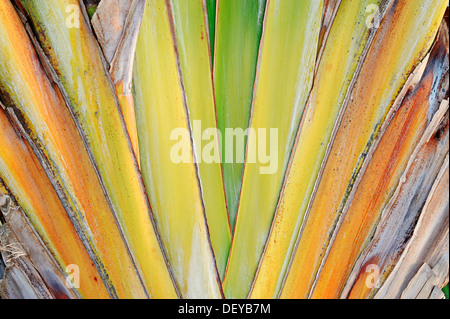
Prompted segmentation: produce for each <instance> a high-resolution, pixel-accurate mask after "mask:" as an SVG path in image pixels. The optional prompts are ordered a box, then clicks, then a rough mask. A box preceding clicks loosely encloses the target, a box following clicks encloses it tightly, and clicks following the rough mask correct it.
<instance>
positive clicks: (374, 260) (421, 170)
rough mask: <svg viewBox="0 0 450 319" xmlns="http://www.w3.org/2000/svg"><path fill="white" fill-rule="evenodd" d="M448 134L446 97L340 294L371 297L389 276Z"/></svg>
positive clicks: (439, 163) (438, 165) (429, 185)
mask: <svg viewBox="0 0 450 319" xmlns="http://www.w3.org/2000/svg"><path fill="white" fill-rule="evenodd" d="M448 137H449V113H448V101H443V103H442V104H441V107H440V109H439V111H438V112H437V113H436V115H435V116H434V118H433V120H432V122H431V123H430V125H429V127H428V128H427V130H426V132H425V133H424V135H423V136H422V139H421V141H420V143H419V145H418V146H417V147H416V150H415V151H414V154H413V155H412V156H411V159H410V160H409V162H408V166H407V168H406V170H405V173H404V174H403V176H402V183H400V184H399V185H398V187H397V189H396V191H395V193H394V195H393V197H392V198H391V200H390V202H389V203H388V205H387V206H386V208H385V209H384V211H383V214H382V217H381V221H380V222H379V224H378V226H377V231H376V233H375V235H374V236H373V239H372V241H371V242H370V244H369V245H368V247H367V248H366V249H365V251H364V252H363V253H362V254H361V256H360V257H359V259H358V261H357V262H356V265H355V267H354V269H353V272H352V274H351V275H350V279H349V280H348V282H347V284H346V287H345V289H344V291H343V293H342V296H343V297H348V298H362V299H364V298H368V297H372V296H373V295H374V294H375V293H376V292H377V290H378V289H379V288H380V286H381V285H382V284H383V283H384V281H385V280H386V278H387V276H389V274H390V272H391V270H392V269H393V268H394V266H395V264H396V263H397V261H398V260H399V258H400V256H401V253H402V252H403V250H404V249H405V247H406V244H407V243H408V241H409V238H410V236H411V229H413V228H414V226H415V224H416V222H417V220H418V218H419V216H420V213H421V212H422V209H423V207H424V205H425V203H426V200H427V197H428V194H429V193H430V191H431V189H432V187H433V184H434V181H435V180H436V178H437V177H438V176H439V172H440V170H441V168H442V165H443V164H444V162H445V160H446V158H447V157H448V151H449V140H448Z"/></svg>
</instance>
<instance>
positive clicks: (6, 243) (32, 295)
mask: <svg viewBox="0 0 450 319" xmlns="http://www.w3.org/2000/svg"><path fill="white" fill-rule="evenodd" d="M0 188H1V187H0ZM0 259H1V260H2V261H3V260H5V263H6V269H5V271H4V273H2V274H1V278H0V298H2V299H3V298H6V299H53V298H54V296H53V294H52V292H51V291H50V290H49V287H48V286H47V285H46V283H45V281H44V279H43V278H42V276H41V275H40V273H39V271H38V270H37V269H36V267H35V266H34V265H33V261H32V260H31V259H30V258H29V256H28V255H27V253H26V252H25V250H24V249H23V246H22V245H21V243H19V241H18V239H17V237H16V236H15V235H14V233H13V232H12V231H11V229H10V228H9V227H8V226H6V225H0Z"/></svg>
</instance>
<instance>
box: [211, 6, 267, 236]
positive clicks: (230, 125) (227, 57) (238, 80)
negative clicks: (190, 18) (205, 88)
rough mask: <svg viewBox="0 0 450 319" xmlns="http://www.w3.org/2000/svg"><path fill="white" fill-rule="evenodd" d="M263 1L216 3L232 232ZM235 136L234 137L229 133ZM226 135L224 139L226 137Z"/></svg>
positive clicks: (217, 82) (217, 81)
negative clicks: (242, 135) (243, 137)
mask: <svg viewBox="0 0 450 319" xmlns="http://www.w3.org/2000/svg"><path fill="white" fill-rule="evenodd" d="M265 7H266V0H258V1H242V0H220V1H218V14H217V34H216V50H215V58H214V87H215V93H216V103H217V120H218V127H219V130H220V133H221V134H222V138H223V141H222V163H223V164H222V165H223V173H224V178H225V190H226V193H227V203H228V213H229V216H230V223H231V227H232V228H234V224H235V220H236V212H237V206H238V201H239V194H240V191H241V181H242V170H243V168H244V154H245V141H246V140H244V139H241V140H239V139H238V138H239V136H240V135H239V134H238V133H239V132H244V131H245V130H246V129H247V127H248V123H249V120H250V109H251V104H252V98H253V84H254V80H255V74H256V63H257V60H258V52H259V44H260V40H261V33H262V24H263V19H264V11H265ZM234 132H236V137H235V135H231V134H230V133H234ZM227 134H228V135H227Z"/></svg>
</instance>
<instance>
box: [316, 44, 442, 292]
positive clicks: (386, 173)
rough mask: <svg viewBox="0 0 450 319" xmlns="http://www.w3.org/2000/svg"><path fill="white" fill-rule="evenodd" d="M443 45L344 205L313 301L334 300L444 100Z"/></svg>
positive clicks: (401, 107) (404, 100)
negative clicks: (345, 205)
mask: <svg viewBox="0 0 450 319" xmlns="http://www.w3.org/2000/svg"><path fill="white" fill-rule="evenodd" d="M446 47H447V46H446V45H445V44H444V42H443V41H439V42H438V45H437V46H435V50H434V51H433V53H432V54H431V56H430V60H429V61H428V65H427V67H426V69H425V72H424V74H423V77H422V78H421V80H420V81H417V82H416V83H414V84H413V85H410V86H407V87H406V89H407V90H408V93H407V95H406V96H405V98H404V99H403V102H402V103H401V105H400V107H399V108H398V110H396V113H395V115H394V117H393V119H392V120H391V121H390V123H389V125H388V127H387V128H386V129H385V131H384V132H382V133H380V134H382V135H383V136H382V137H381V140H380V141H379V143H378V145H377V147H376V150H375V152H374V153H373V154H372V156H371V157H370V158H371V159H370V162H369V163H368V166H367V168H366V169H365V172H364V174H363V176H362V178H361V180H360V182H359V185H358V186H357V188H356V191H355V192H354V194H352V195H350V198H349V200H348V202H347V207H348V208H347V209H345V210H344V212H343V217H342V218H341V219H342V222H341V223H340V225H339V226H338V227H339V229H338V230H337V234H336V235H335V238H334V240H333V242H332V244H331V245H332V246H331V249H330V251H329V253H327V256H326V257H325V258H326V260H325V263H324V266H323V268H322V269H321V271H320V273H319V275H318V279H317V283H316V284H315V288H314V291H313V294H312V297H313V298H319V299H322V298H338V297H339V296H340V293H341V291H342V289H343V287H344V285H345V282H346V281H347V277H348V275H349V274H350V272H351V269H352V267H353V265H354V263H355V261H356V259H357V257H358V255H359V253H360V252H361V250H362V248H363V247H364V246H365V245H366V244H367V243H368V242H369V241H370V235H371V234H372V233H373V229H374V226H375V224H376V222H377V221H378V220H379V218H380V215H381V212H382V210H383V208H384V207H385V206H386V205H387V203H388V201H389V199H390V197H391V196H392V194H393V193H394V191H395V188H396V186H397V185H398V183H399V180H400V177H401V175H402V173H403V171H404V170H405V168H406V165H407V163H408V160H409V158H410V156H411V155H412V153H413V151H414V148H415V147H416V146H417V144H418V143H419V141H420V138H421V137H422V135H423V133H424V131H425V129H426V127H427V125H428V124H429V122H430V119H431V118H432V117H433V115H434V112H436V110H437V109H438V107H439V104H440V102H441V101H442V96H439V95H442V93H444V95H445V94H447V93H448V92H443V91H441V90H433V88H443V85H442V81H443V80H444V77H445V76H446V74H447V76H448V62H447V61H448V55H447V54H446V51H447V49H446ZM424 63H425V61H424V62H423V63H422V64H424ZM420 77H421V75H419V78H420ZM404 89H405V88H404ZM443 89H444V91H447V90H446V89H445V88H443Z"/></svg>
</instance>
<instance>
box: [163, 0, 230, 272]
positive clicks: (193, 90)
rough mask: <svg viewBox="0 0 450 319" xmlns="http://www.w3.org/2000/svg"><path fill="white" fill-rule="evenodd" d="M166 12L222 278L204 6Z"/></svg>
mask: <svg viewBox="0 0 450 319" xmlns="http://www.w3.org/2000/svg"><path fill="white" fill-rule="evenodd" d="M171 8H172V14H173V22H174V28H175V34H174V36H175V38H176V44H177V52H178V54H179V62H180V71H181V81H182V85H183V88H184V90H183V93H184V98H185V103H186V106H187V110H188V113H189V122H190V127H191V129H192V137H193V141H194V151H195V159H196V161H197V168H198V175H199V179H200V186H201V194H202V198H203V203H204V209H205V213H206V220H207V222H208V229H209V237H210V239H211V245H212V248H213V250H214V255H215V257H216V263H217V268H218V270H219V274H220V276H221V277H222V278H223V275H224V273H225V267H226V265H227V259H228V253H229V251H230V243H231V229H230V223H229V220H228V211H227V203H226V196H225V188H224V184H223V173H222V166H221V159H220V145H221V143H222V139H220V134H219V132H218V130H217V119H216V108H215V103H214V91H213V82H212V71H211V63H210V52H209V43H208V39H207V36H206V34H207V32H208V31H207V23H208V22H207V18H206V16H205V13H206V8H204V5H203V1H202V0H191V1H184V0H172V1H171Z"/></svg>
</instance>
